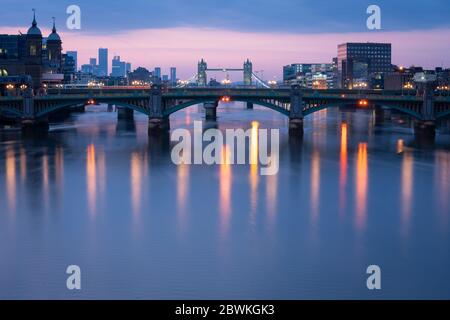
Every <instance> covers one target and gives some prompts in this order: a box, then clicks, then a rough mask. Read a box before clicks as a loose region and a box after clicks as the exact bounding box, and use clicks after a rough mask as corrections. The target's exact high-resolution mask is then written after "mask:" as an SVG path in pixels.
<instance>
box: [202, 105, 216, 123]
mask: <svg viewBox="0 0 450 320" xmlns="http://www.w3.org/2000/svg"><path fill="white" fill-rule="evenodd" d="M203 106H204V108H205V119H206V120H212V121H216V120H217V107H218V106H219V102H218V101H215V102H205V103H204V104H203Z"/></svg>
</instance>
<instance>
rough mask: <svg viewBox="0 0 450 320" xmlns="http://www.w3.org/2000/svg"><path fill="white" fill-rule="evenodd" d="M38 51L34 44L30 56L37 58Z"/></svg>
mask: <svg viewBox="0 0 450 320" xmlns="http://www.w3.org/2000/svg"><path fill="white" fill-rule="evenodd" d="M36 51H37V50H36V45H34V44H32V45H31V46H30V56H35V55H36V54H37V52H36Z"/></svg>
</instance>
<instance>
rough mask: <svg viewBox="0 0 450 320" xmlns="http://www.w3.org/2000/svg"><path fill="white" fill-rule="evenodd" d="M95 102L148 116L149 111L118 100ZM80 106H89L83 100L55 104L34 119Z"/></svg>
mask: <svg viewBox="0 0 450 320" xmlns="http://www.w3.org/2000/svg"><path fill="white" fill-rule="evenodd" d="M97 102H99V103H105V104H113V105H116V106H120V107H124V108H128V109H132V110H134V111H137V112H139V113H143V114H145V115H149V111H148V110H146V109H144V108H141V107H139V106H136V105H133V104H129V103H126V102H123V101H120V100H118V101H114V100H111V101H109V100H108V101H98V100H97ZM80 105H84V106H87V105H89V104H88V103H87V102H86V99H83V100H81V99H80V100H79V101H71V102H67V103H63V104H57V105H54V106H51V107H48V108H45V109H44V110H42V111H39V112H37V113H36V117H37V118H42V117H45V116H47V115H50V114H52V113H54V112H57V111H59V110H63V109H65V108H71V107H76V106H80Z"/></svg>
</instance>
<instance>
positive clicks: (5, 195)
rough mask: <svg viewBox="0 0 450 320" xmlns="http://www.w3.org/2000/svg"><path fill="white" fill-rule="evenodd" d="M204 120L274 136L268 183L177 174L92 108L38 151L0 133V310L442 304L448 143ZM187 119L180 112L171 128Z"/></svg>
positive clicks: (336, 120) (263, 119)
mask: <svg viewBox="0 0 450 320" xmlns="http://www.w3.org/2000/svg"><path fill="white" fill-rule="evenodd" d="M218 117H219V118H218V122H217V126H218V128H220V129H225V128H244V129H248V128H251V127H252V126H255V122H254V121H257V122H258V125H259V127H261V128H280V130H281V131H280V156H279V161H280V170H279V173H278V175H275V176H260V175H259V170H258V168H255V166H248V165H241V166H236V165H217V166H207V165H196V166H194V165H192V166H188V165H181V166H178V167H177V166H175V165H174V164H172V161H171V159H170V148H171V143H170V141H169V137H168V136H162V137H150V138H149V137H148V136H147V119H146V117H145V116H143V115H139V114H136V115H135V121H134V122H131V123H130V122H128V123H127V122H124V121H119V122H118V121H117V118H116V114H115V113H107V112H106V108H105V107H104V106H100V107H95V108H91V109H88V111H87V112H86V113H84V114H78V115H73V116H72V117H71V118H70V119H68V120H66V121H65V122H64V123H59V124H55V125H53V126H52V128H51V132H50V134H49V135H48V137H46V138H42V139H35V140H23V139H21V137H20V134H18V133H14V132H1V133H0V298H126V299H136V298H137V299H139V298H141V299H143V298H148V299H173V298H176V299H186V298H188V299H190V298H192V299H241V298H242V299H300V298H363V299H372V298H447V299H449V298H450V281H449V280H448V279H449V275H450V274H449V272H450V271H449V270H450V135H449V134H448V133H445V132H444V133H442V134H440V135H438V138H437V142H436V144H435V145H434V146H422V145H418V144H417V143H416V142H415V140H414V136H413V135H412V132H411V131H410V130H409V129H408V128H407V126H406V125H404V124H403V125H402V124H399V123H400V122H401V121H402V120H401V119H400V120H399V119H394V121H392V122H387V123H385V124H384V125H383V126H375V125H374V120H373V116H372V114H371V112H367V111H358V112H355V111H338V110H337V109H330V110H324V111H321V112H319V113H316V114H314V115H311V116H309V117H308V118H307V119H306V121H305V134H304V137H303V138H298V137H296V138H292V137H291V138H290V137H289V135H288V132H287V119H286V118H285V117H284V116H282V115H279V114H277V113H275V112H273V111H270V110H267V109H260V108H258V107H255V109H254V110H245V108H244V107H243V105H240V104H229V105H227V106H221V107H220V108H219V114H218ZM202 118H203V116H202V114H201V113H200V112H199V110H198V107H192V108H189V109H187V110H185V111H181V112H178V113H176V114H175V115H173V116H172V118H171V127H172V129H176V128H189V129H192V127H193V121H194V120H201V119H202ZM206 125H208V126H214V124H211V123H208V124H206ZM172 145H173V144H172ZM71 264H76V265H79V266H80V267H81V271H82V290H81V291H79V292H71V291H69V290H67V289H66V277H67V275H66V273H65V271H66V268H67V266H68V265H71ZM371 264H377V265H379V266H380V267H381V270H382V290H381V291H378V292H372V291H369V290H367V288H366V278H367V275H366V273H365V272H366V268H367V266H369V265H371Z"/></svg>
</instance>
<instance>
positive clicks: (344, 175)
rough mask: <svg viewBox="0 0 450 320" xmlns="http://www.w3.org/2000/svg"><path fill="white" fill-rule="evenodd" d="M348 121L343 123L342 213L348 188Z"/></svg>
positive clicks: (341, 163) (340, 199)
mask: <svg viewBox="0 0 450 320" xmlns="http://www.w3.org/2000/svg"><path fill="white" fill-rule="evenodd" d="M347 139H348V137H347V123H342V124H341V154H340V168H339V169H340V171H339V173H340V174H339V204H340V206H339V207H340V212H341V215H342V214H344V213H345V198H346V189H347V170H348V150H347Z"/></svg>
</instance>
